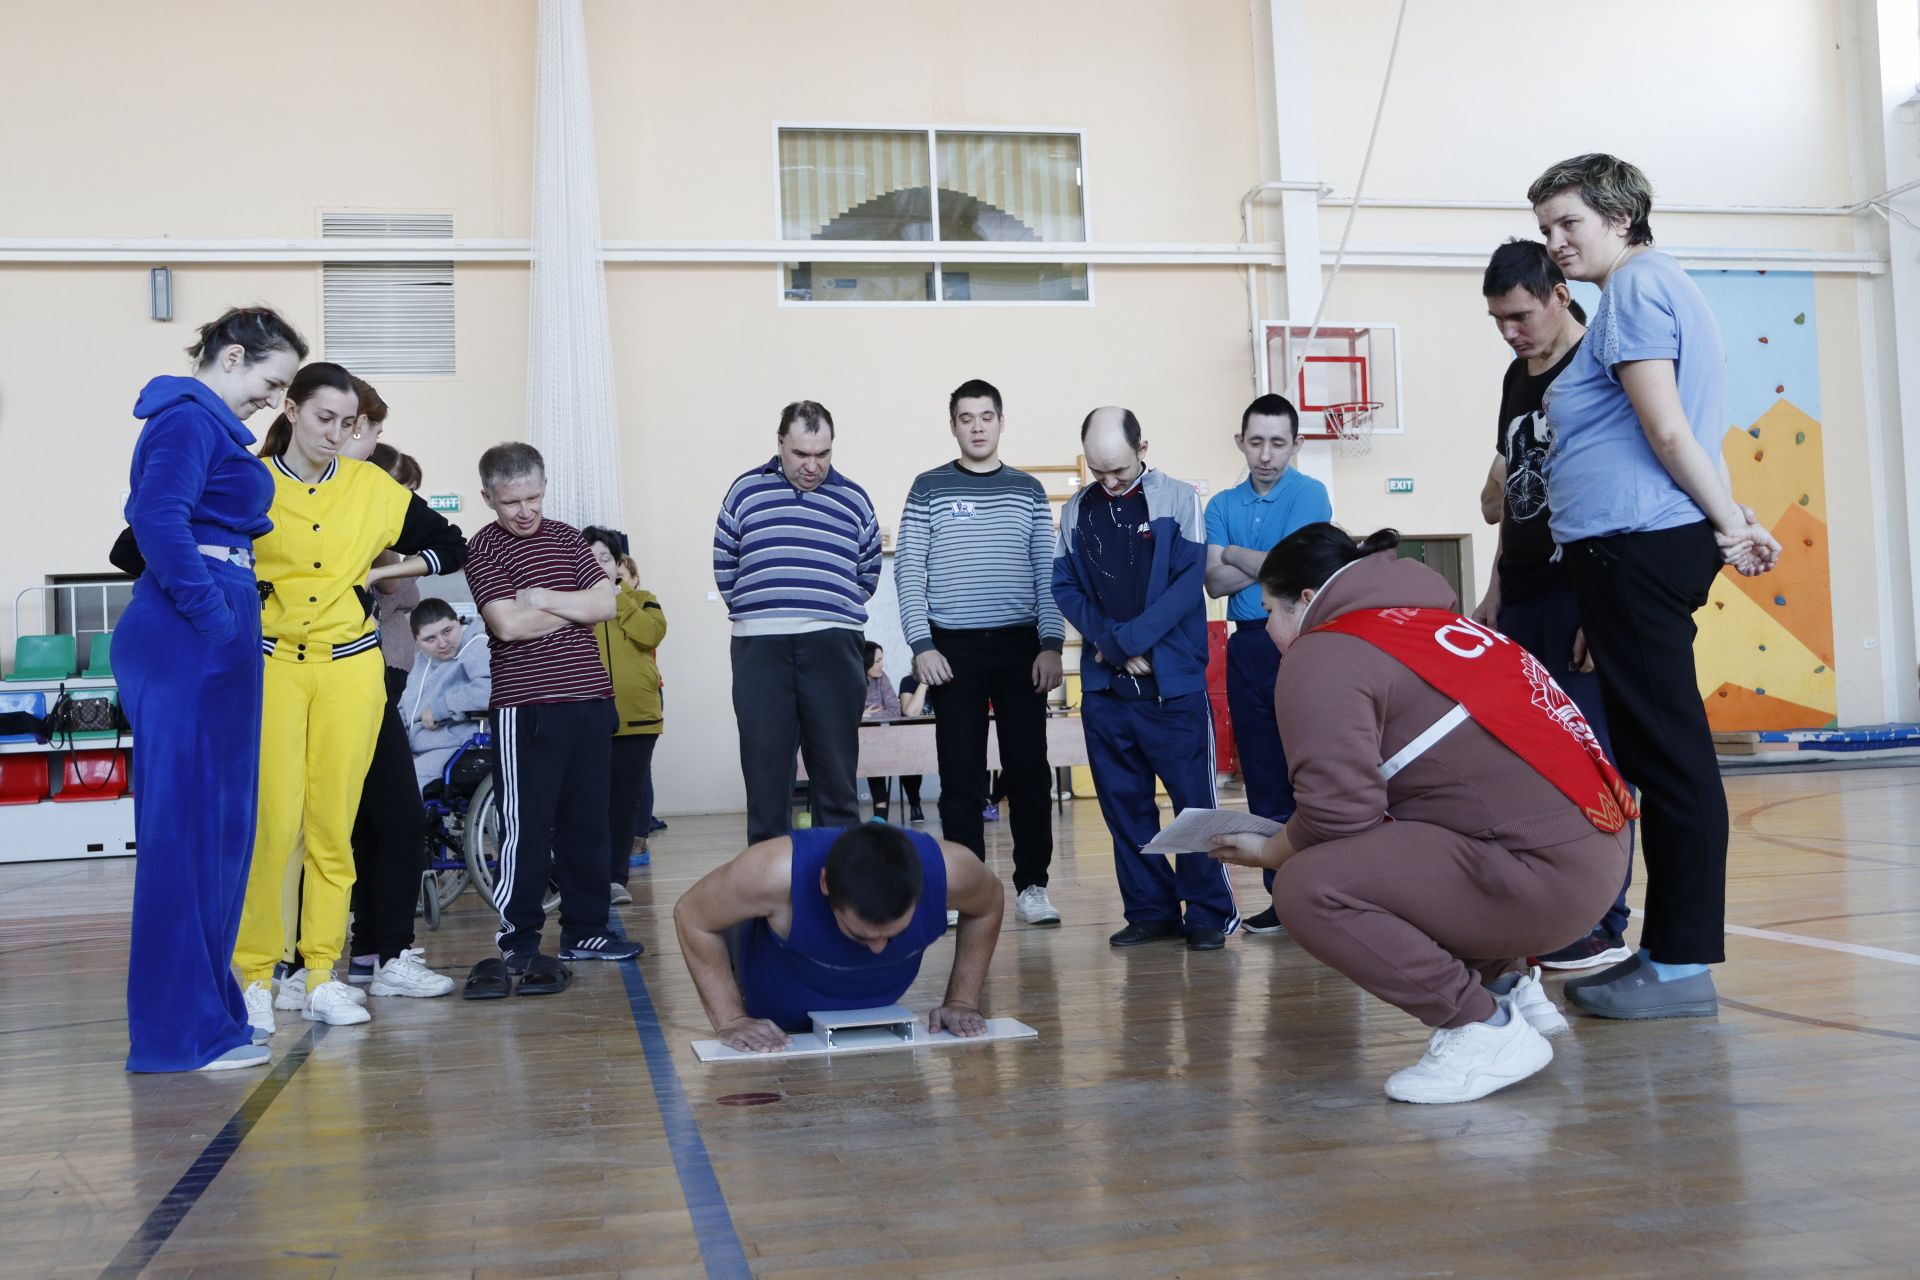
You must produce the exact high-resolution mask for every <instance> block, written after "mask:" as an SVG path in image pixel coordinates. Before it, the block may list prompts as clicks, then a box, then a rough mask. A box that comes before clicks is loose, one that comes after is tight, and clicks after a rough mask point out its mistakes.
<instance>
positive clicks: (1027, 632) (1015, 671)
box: [893, 378, 1066, 925]
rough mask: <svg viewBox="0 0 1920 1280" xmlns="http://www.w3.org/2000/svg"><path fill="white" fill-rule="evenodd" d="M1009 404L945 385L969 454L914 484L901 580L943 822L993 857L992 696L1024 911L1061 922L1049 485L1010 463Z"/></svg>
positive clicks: (898, 559)
mask: <svg viewBox="0 0 1920 1280" xmlns="http://www.w3.org/2000/svg"><path fill="white" fill-rule="evenodd" d="M1000 409H1001V406H1000V393H999V392H998V391H997V390H995V389H994V387H993V385H992V384H991V383H987V382H982V381H980V380H979V379H977V378H975V379H973V380H971V381H968V382H963V383H961V384H960V386H959V388H958V389H957V390H955V391H954V393H953V394H952V395H951V396H950V397H948V400H947V418H948V423H949V426H950V427H951V429H952V431H953V437H954V439H955V440H956V441H958V442H959V445H960V457H959V458H958V459H956V460H955V461H953V462H949V463H947V464H945V465H944V466H939V467H935V468H934V469H933V470H931V471H927V472H923V473H921V474H920V475H919V476H918V477H917V478H916V479H915V480H914V482H913V487H912V488H911V489H909V490H908V491H907V505H906V509H905V510H904V511H903V512H902V513H901V515H900V536H899V539H898V541H897V542H896V544H895V548H894V558H893V578H894V587H895V590H896V591H897V592H898V593H899V596H900V626H901V629H902V630H903V631H904V632H905V633H906V637H907V643H908V644H909V645H911V646H912V647H913V673H914V675H916V676H918V677H919V678H920V682H921V683H922V684H924V685H926V686H927V689H928V697H929V700H930V702H931V704H932V706H933V712H934V739H935V743H936V745H937V748H938V751H939V757H940V826H941V834H942V835H943V836H945V838H946V839H948V840H951V841H953V842H954V843H955V844H961V845H965V846H966V847H967V848H969V849H971V850H973V852H974V853H975V854H976V855H977V856H978V857H979V858H980V859H981V861H983V862H984V861H985V860H986V856H987V844H986V828H985V825H984V818H983V817H982V812H981V811H982V809H983V808H984V807H985V805H986V803H987V723H988V719H987V717H988V708H989V706H991V708H992V714H993V720H994V722H995V723H996V724H997V726H998V730H999V735H1000V768H1001V772H1002V775H1003V779H1004V781H1005V784H1006V788H1007V801H1008V804H1009V805H1010V806H1011V809H1012V813H1011V815H1010V825H1011V826H1012V828H1013V887H1014V890H1015V891H1016V892H1017V894H1018V895H1019V896H1018V899H1017V904H1016V910H1017V912H1018V914H1019V916H1020V918H1021V919H1022V920H1024V921H1026V922H1027V923H1028V924H1040V925H1056V924H1059V923H1060V913H1059V912H1058V911H1055V910H1054V909H1053V903H1052V902H1050V901H1049V900H1048V899H1047V868H1048V866H1049V865H1050V864H1051V863H1052V862H1053V822H1052V815H1051V813H1050V812H1049V808H1050V805H1049V799H1048V795H1047V791H1048V787H1049V782H1050V778H1051V775H1052V770H1051V769H1049V768H1048V765H1047V725H1046V707H1047V694H1048V693H1050V692H1051V691H1052V690H1054V689H1057V688H1059V686H1060V649H1061V646H1062V644H1063V642H1064V639H1065V634H1066V629H1065V627H1064V626H1063V625H1062V624H1061V621H1060V609H1059V607H1058V606H1057V605H1055V604H1054V602H1053V589H1052V584H1053V514H1052V510H1051V507H1050V506H1049V504H1048V502H1047V494H1046V490H1045V489H1043V488H1042V487H1041V485H1040V482H1039V481H1038V480H1035V479H1034V478H1033V477H1032V476H1030V475H1028V474H1027V473H1026V472H1024V471H1016V470H1014V469H1013V468H1012V467H1009V466H1006V465H1005V464H1003V463H1002V462H1001V461H1000V431H1001V425H1002V418H1001V412H1000Z"/></svg>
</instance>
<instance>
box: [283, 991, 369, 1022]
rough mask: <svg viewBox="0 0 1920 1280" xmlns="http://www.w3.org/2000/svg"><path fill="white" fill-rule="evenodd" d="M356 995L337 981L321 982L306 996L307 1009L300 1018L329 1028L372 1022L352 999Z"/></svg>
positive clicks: (358, 1003)
mask: <svg viewBox="0 0 1920 1280" xmlns="http://www.w3.org/2000/svg"><path fill="white" fill-rule="evenodd" d="M356 994H358V993H356V992H355V991H354V989H353V988H352V987H350V986H348V985H347V984H346V983H344V982H340V981H338V980H334V981H329V982H323V983H321V984H320V985H319V986H317V987H315V988H314V989H313V991H312V992H311V993H309V994H308V996H307V1007H306V1008H304V1009H302V1010H301V1011H300V1016H301V1017H303V1018H305V1019H306V1020H307V1021H308V1022H324V1023H326V1024H327V1025H328V1026H331V1027H351V1026H353V1025H354V1024H356V1023H361V1022H372V1021H373V1015H372V1014H370V1013H368V1012H367V1011H366V1010H365V1009H363V1008H361V1007H360V1002H359V1001H357V1000H355V999H354V998H353V997H354V996H355V995H356Z"/></svg>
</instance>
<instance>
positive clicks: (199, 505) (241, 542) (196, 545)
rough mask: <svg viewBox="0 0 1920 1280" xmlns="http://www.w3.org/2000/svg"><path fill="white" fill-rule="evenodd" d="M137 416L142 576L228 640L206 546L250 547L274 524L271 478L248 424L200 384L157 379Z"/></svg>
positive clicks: (135, 511) (132, 496)
mask: <svg viewBox="0 0 1920 1280" xmlns="http://www.w3.org/2000/svg"><path fill="white" fill-rule="evenodd" d="M133 416H134V417H136V418H144V419H146V422H147V425H146V426H145V427H144V428H143V429H142V430H141V432H140V439H139V441H138V442H137V443H136V444H135V445H134V447H133V468H132V473H131V475H130V476H129V478H128V482H127V488H128V495H127V507H126V518H127V523H128V524H129V525H131V526H133V534H134V539H135V541H136V542H138V543H139V546H140V553H141V555H142V556H144V557H145V559H146V563H147V571H146V575H145V578H146V580H147V581H149V582H152V583H154V584H156V585H158V586H159V587H160V589H161V590H163V591H164V592H165V593H166V595H167V598H168V599H169V600H171V601H172V602H173V606H174V608H176V609H178V610H179V611H180V613H181V614H182V615H183V616H184V617H185V618H186V619H187V620H188V621H190V622H192V623H193V625H194V626H195V627H196V628H197V629H198V630H199V631H200V632H201V634H202V635H204V636H206V637H207V639H209V640H211V641H214V642H216V643H219V642H222V641H225V640H227V639H229V638H231V634H232V625H233V620H232V619H231V617H230V616H229V610H228V607H227V602H226V600H227V598H226V595H225V593H224V592H222V591H221V590H220V588H219V586H218V585H216V584H215V582H214V580H213V565H214V561H212V560H211V559H209V558H208V557H207V556H205V555H204V554H202V553H201V551H200V548H201V547H202V546H218V547H237V548H251V547H252V545H253V540H254V539H255V538H257V537H259V536H260V535H261V534H263V533H266V532H267V531H268V530H269V529H272V528H273V522H272V521H271V520H269V519H267V508H268V507H269V506H271V505H272V504H273V476H272V473H270V472H269V471H268V470H267V467H266V464H265V463H263V462H261V461H260V460H259V459H258V458H256V457H254V456H253V455H252V454H251V453H249V452H248V448H249V447H250V446H251V445H252V444H253V443H254V438H253V433H252V432H250V431H248V430H247V427H246V424H245V423H243V422H241V421H240V419H239V418H238V417H237V416H236V415H235V414H234V412H233V410H231V409H229V408H228V407H227V406H226V403H225V402H224V401H222V400H221V399H220V397H218V396H216V395H214V394H213V391H212V390H211V389H210V388H209V387H208V386H207V384H206V383H204V382H202V381H200V379H198V378H176V377H163V378H155V379H154V380H153V381H151V382H149V383H148V384H147V385H146V386H145V387H143V388H141V391H140V398H139V399H138V400H136V401H135V402H134V405H133Z"/></svg>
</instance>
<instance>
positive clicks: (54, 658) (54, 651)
mask: <svg viewBox="0 0 1920 1280" xmlns="http://www.w3.org/2000/svg"><path fill="white" fill-rule="evenodd" d="M77 670H78V663H77V661H76V658H75V655H74V643H73V637H72V636H21V637H20V639H19V640H17V641H15V642H14V646H13V670H12V671H10V672H8V673H7V679H9V680H65V679H67V678H68V677H70V676H72V675H73V674H74V673H75V672H76V671H77Z"/></svg>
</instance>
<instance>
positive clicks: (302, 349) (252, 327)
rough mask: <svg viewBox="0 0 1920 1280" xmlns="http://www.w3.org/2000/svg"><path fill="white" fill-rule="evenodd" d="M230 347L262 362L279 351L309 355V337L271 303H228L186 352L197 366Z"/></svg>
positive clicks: (210, 361)
mask: <svg viewBox="0 0 1920 1280" xmlns="http://www.w3.org/2000/svg"><path fill="white" fill-rule="evenodd" d="M228 347H239V348H241V349H242V350H244V351H245V352H246V353H247V363H248V364H259V363H260V362H261V361H262V360H265V359H266V358H267V357H268V356H270V355H272V354H273V353H274V352H276V351H291V352H293V354H294V356H295V357H296V358H298V359H301V360H305V359H306V358H307V343H306V340H305V339H304V338H302V337H301V336H300V334H299V331H298V330H296V329H295V328H294V327H293V326H292V325H290V324H288V323H287V322H286V321H285V320H282V319H281V318H280V313H279V312H277V311H275V310H273V309H272V308H271V307H229V308H228V309H227V310H226V312H225V313H224V314H222V315H221V317H220V318H219V319H218V320H214V321H212V322H210V323H208V324H203V325H201V326H200V337H199V339H198V340H197V341H196V342H195V343H194V344H193V345H192V346H190V347H188V348H187V354H188V355H190V356H192V357H193V364H194V367H195V368H196V369H204V368H206V367H207V366H208V365H210V364H212V363H213V362H214V360H215V359H217V358H218V357H219V355H220V353H221V352H222V351H225V350H226V349H227V348H228Z"/></svg>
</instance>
